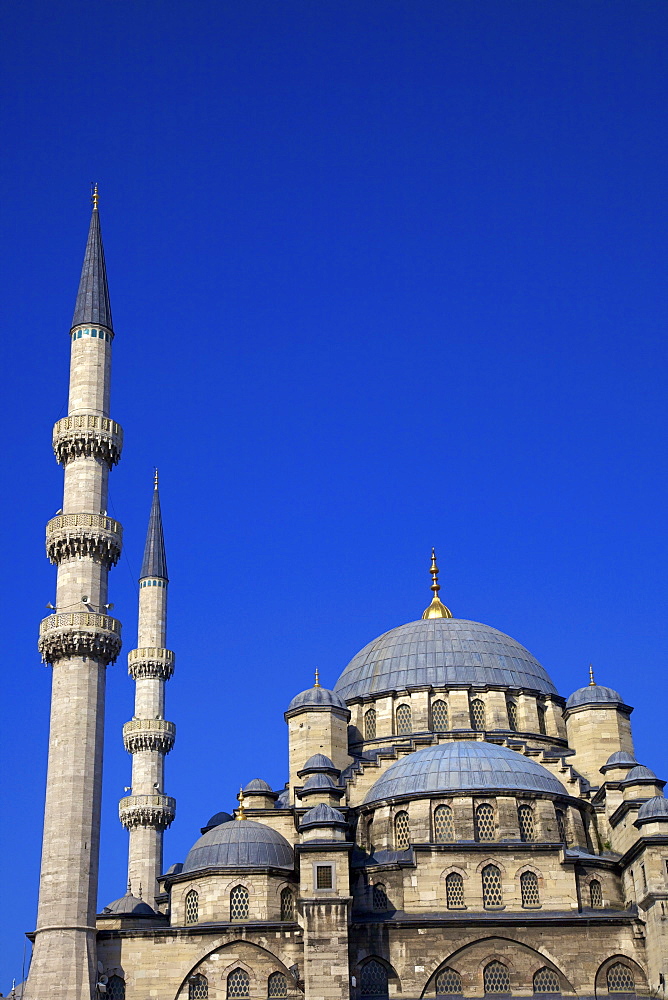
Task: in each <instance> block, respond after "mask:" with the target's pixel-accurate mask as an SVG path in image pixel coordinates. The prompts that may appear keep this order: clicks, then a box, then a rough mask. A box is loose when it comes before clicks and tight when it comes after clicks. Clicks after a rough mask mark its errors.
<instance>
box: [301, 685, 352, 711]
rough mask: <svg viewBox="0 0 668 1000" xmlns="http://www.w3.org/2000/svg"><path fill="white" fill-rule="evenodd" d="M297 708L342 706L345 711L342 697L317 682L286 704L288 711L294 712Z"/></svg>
mask: <svg viewBox="0 0 668 1000" xmlns="http://www.w3.org/2000/svg"><path fill="white" fill-rule="evenodd" d="M297 708H342V709H343V710H344V711H346V706H345V705H344V703H343V700H342V698H341V697H340V696H339V695H338V694H336V692H334V691H330V690H329V688H324V687H320V685H319V684H314V685H313V687H310V688H308V690H306V691H300V692H299V694H296V695H295V696H294V698H293V699H292V701H291V702H290V704H289V705H288V712H294V711H295V709H297ZM286 715H287V712H286Z"/></svg>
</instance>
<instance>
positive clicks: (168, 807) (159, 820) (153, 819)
mask: <svg viewBox="0 0 668 1000" xmlns="http://www.w3.org/2000/svg"><path fill="white" fill-rule="evenodd" d="M175 815H176V799H173V798H171V797H170V796H169V795H161V794H156V795H127V796H126V797H125V798H124V799H121V801H120V802H119V803H118V817H119V819H120V821H121V823H122V824H123V826H124V827H126V828H127V829H128V830H132V829H133V828H134V827H137V826H151V827H154V828H155V829H158V830H166V829H167V827H168V826H169V825H170V824H171V823H172V822H173V820H174V817H175Z"/></svg>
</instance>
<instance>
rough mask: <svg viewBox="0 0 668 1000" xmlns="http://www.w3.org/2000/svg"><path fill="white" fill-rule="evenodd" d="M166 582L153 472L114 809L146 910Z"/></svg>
mask: <svg viewBox="0 0 668 1000" xmlns="http://www.w3.org/2000/svg"><path fill="white" fill-rule="evenodd" d="M168 583H169V581H168V579H167V559H166V557H165V541H164V538H163V534H162V515H161V513H160V494H159V492H158V472H157V469H156V473H155V485H154V489H153V502H152V504H151V514H150V516H149V520H148V531H147V533H146V546H145V548H144V561H143V563H142V567H141V576H140V578H139V627H138V637H137V646H138V648H137V649H132V650H131V651H130V653H129V654H128V670H129V673H130V676H131V677H132V678H133V680H134V682H135V714H134V717H133V719H132V721H131V722H126V724H125V725H124V726H123V741H124V743H125V749H126V750H127V751H128V753H131V754H132V795H128V796H127V797H126V798H124V799H121V801H120V805H119V816H120V820H121V823H122V824H123V826H125V827H127V829H128V830H129V831H130V849H129V857H128V881H129V882H130V883H131V884H132V887H133V890H134V891H135V893H136V892H137V891H138V890H139V887H140V886H141V888H142V890H143V896H144V899H145V900H146V901H147V902H148V903H149V904H150V905H151V906H154V905H155V896H156V895H157V893H158V892H159V891H160V887H159V886H158V883H157V878H158V875H160V874H162V838H163V834H164V831H165V829H166V828H167V827H168V826H169V824H170V823H171V822H172V820H173V819H174V812H175V805H176V803H175V802H174V799H172V798H170V797H169V796H167V795H165V794H164V792H163V780H164V771H165V754H168V753H169V751H170V750H171V749H172V747H173V745H174V734H175V726H174V723H173V722H166V721H165V718H164V713H165V681H168V680H169V678H170V677H171V676H172V673H173V671H174V654H173V653H172V652H171V650H169V649H165V643H166V641H167V586H168Z"/></svg>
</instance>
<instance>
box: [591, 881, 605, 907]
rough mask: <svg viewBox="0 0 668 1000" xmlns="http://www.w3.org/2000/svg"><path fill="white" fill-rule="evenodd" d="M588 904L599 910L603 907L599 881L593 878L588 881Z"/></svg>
mask: <svg viewBox="0 0 668 1000" xmlns="http://www.w3.org/2000/svg"><path fill="white" fill-rule="evenodd" d="M589 905H590V906H591V907H593V909H594V910H601V909H602V908H603V893H602V892H601V883H600V882H599V881H598V879H595V878H594V879H592V880H591V882H590V883H589Z"/></svg>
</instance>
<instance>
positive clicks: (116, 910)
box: [100, 885, 157, 918]
mask: <svg viewBox="0 0 668 1000" xmlns="http://www.w3.org/2000/svg"><path fill="white" fill-rule="evenodd" d="M156 915H157V914H156V912H155V910H153V909H151V907H150V906H149V905H148V903H145V902H144V900H143V899H142V898H141V896H133V894H132V890H131V888H130V886H129V885H128V888H127V891H126V893H125V895H124V896H121V898H120V899H115V900H114V901H113V903H109V904H108V906H105V907H104V909H103V910H102V913H101V914H100V916H103V917H133V918H136V917H139V918H141V917H144V918H146V917H153V918H155V917H156Z"/></svg>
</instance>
